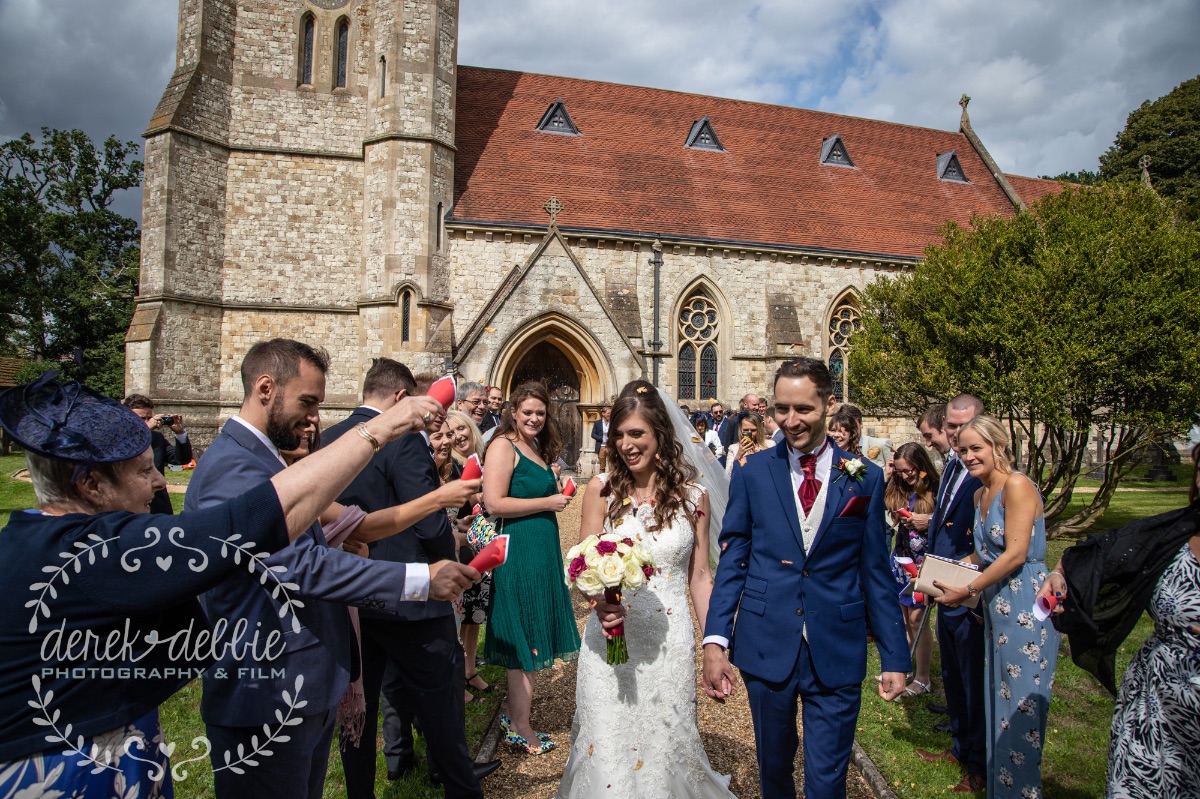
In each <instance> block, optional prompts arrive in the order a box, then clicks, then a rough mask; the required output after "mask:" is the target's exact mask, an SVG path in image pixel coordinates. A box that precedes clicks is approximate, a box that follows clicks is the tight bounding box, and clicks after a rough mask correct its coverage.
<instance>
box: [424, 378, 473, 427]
mask: <svg viewBox="0 0 1200 799" xmlns="http://www.w3.org/2000/svg"><path fill="white" fill-rule="evenodd" d="M426 391H428V389H426ZM456 399H457V402H455V410H459V411H462V412H463V413H465V414H467V415H468V416H470V417H471V421H473V422H474V423H475V426H476V427H478V426H479V425H481V424H483V417H484V414H486V413H487V410H488V405H487V390H486V389H485V388H484V387H483V386H482V385H481V384H479V383H475V382H472V381H467V382H463V383H459V384H458V394H457V396H456ZM447 410H449V409H447Z"/></svg>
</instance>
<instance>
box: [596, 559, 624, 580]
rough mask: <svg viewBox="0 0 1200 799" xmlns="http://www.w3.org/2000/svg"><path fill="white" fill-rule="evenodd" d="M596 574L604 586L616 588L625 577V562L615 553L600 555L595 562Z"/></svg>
mask: <svg viewBox="0 0 1200 799" xmlns="http://www.w3.org/2000/svg"><path fill="white" fill-rule="evenodd" d="M596 574H597V575H599V577H600V582H602V583H604V587H605V588H616V587H617V586H619V585H620V584H621V580H622V579H623V578H624V577H625V563H624V561H622V560H621V558H620V557H618V556H617V555H601V556H600V560H599V561H598V562H597V563H596Z"/></svg>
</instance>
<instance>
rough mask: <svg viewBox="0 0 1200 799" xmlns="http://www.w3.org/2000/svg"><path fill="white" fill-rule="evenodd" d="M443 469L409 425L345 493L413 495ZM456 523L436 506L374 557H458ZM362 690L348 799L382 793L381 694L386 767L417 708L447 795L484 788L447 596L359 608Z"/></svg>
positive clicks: (333, 434)
mask: <svg viewBox="0 0 1200 799" xmlns="http://www.w3.org/2000/svg"><path fill="white" fill-rule="evenodd" d="M377 415H378V412H377V411H375V410H373V409H371V408H366V407H359V408H356V409H355V410H354V413H352V414H350V416H349V418H347V419H345V420H344V421H341V422H338V423H337V424H335V425H333V426H332V427H330V428H328V429H327V430H326V431H325V440H326V441H336V440H337V439H338V438H339V437H340V436H343V435H345V434H346V433H347V432H350V431H352V430H353V428H354V427H355V426H356V425H358V424H359V423H360V422H366V421H367V420H369V419H372V418H374V417H375V416H377ZM439 484H440V481H439V480H438V475H437V469H436V467H435V466H434V463H433V457H432V456H431V455H430V453H429V447H428V444H427V443H426V441H425V437H424V436H422V435H421V434H420V433H407V434H405V435H403V436H401V437H400V438H398V439H396V440H395V441H392V442H391V443H389V444H386V445H384V447H383V448H382V449H381V450H380V451H379V452H378V453H376V454H375V456H374V457H372V458H371V462H370V463H369V464H367V466H366V468H365V469H363V470H362V471H361V472H359V474H358V476H357V477H355V478H354V480H353V481H352V482H351V483H350V485H349V487H348V488H346V490H345V491H343V492H342V495H341V496H340V497H339V498H338V499H339V501H341V502H342V503H343V504H346V505H358V506H359V507H360V508H362V509H363V510H365V511H368V512H370V511H377V510H382V509H383V508H388V507H392V506H393V505H400V504H403V503H405V502H411V501H412V500H414V499H417V498H418V497H420V496H423V495H425V494H427V493H429V492H431V491H435V490H436V489H437V488H438V485H439ZM456 557H457V548H456V546H455V542H454V531H453V529H452V528H451V527H450V521H449V519H448V517H447V516H446V513H445V511H442V510H437V511H434V512H433V513H431V514H430V515H428V516H426V517H425V518H423V519H420V520H418V521H417V522H416V524H414V525H413V526H412V527H410V528H408V529H406V530H403V531H400V532H398V533H396V534H395V535H393V536H390V537H388V538H384V539H382V540H380V541H377V542H375V543H373V544H371V559H372V560H379V561H385V562H386V561H394V562H423V563H434V562H436V561H439V560H454V559H455V558H456ZM362 632H363V650H362V651H363V691H364V693H365V694H366V700H367V726H366V730H365V731H364V732H363V739H362V743H361V744H360V745H359V746H358V747H345V748H344V749H343V750H342V765H343V766H344V767H345V772H346V792H347V796H348V797H349V799H371V798H372V797H374V793H375V739H376V736H375V729H376V717H377V716H378V707H379V705H380V702H379V697H380V693H381V692H382V694H383V697H384V699H385V700H386V704H384V714H383V737H384V755H385V758H386V760H387V765H388V771H389V772H392V773H394V772H398V771H401V770H402V769H403V768H404V767H405V766H406V765H407V763H408V762H410V760H411V757H412V732H411V729H412V724H411V720H412V719H413V718H414V717H415V718H416V719H417V720H418V721H419V722H420V724H421V730H422V732H423V733H424V734H425V744H426V751H427V752H428V754H429V760H430V764H431V767H432V769H436V770H437V771H438V772H439V773H440V775H441V777H442V779H443V781H444V782H445V785H446V797H447V799H458V798H459V797H482V796H483V794H482V792H481V791H480V789H479V780H478V779H476V777H475V773H474V770H473V768H472V760H471V753H470V749H469V748H468V747H467V738H466V730H465V726H464V725H465V711H464V708H463V677H464V675H465V670H464V665H463V650H462V646H461V645H460V644H459V643H458V631H457V630H456V629H455V625H454V611H453V608H452V607H451V605H450V603H449V602H421V603H416V602H411V603H403V605H402V607H401V610H400V613H399V614H397V615H394V616H379V615H378V614H372V613H367V612H364V613H363V614H362Z"/></svg>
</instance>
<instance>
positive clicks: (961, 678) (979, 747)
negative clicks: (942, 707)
mask: <svg viewBox="0 0 1200 799" xmlns="http://www.w3.org/2000/svg"><path fill="white" fill-rule="evenodd" d="M982 412H983V402H982V401H980V399H979V398H978V397H975V396H973V395H971V394H959V395H958V396H956V397H955V398H954V399H952V400H950V402H949V403H947V405H946V414H945V419H944V422H943V426H942V431H943V434H944V435H945V437H946V441H947V443H948V445H949V450H948V452H949V454H948V455H947V457H946V470H945V471H944V472H943V473H942V477H941V480H940V481H939V482H938V495H937V501H936V503H935V505H934V510H933V517H932V518H931V519H930V520H929V523H928V530H929V554H932V555H937V556H939V557H943V558H949V559H950V560H967V559H968V558H970V557H971V556H972V555H973V554H974V552H975V539H974V535H973V533H972V528H973V524H974V520H975V507H974V505H973V503H972V501H971V498H972V497H974V496H975V493H976V491H977V490H979V489H980V488H981V487H982V485H983V484H982V483H980V482H979V480H978V478H976V477H975V476H974V475H972V474H970V473H968V471H967V469H965V468H964V467H963V462H962V461H961V460H960V459H959V457H958V453H957V452H955V447H956V446H957V444H958V431H959V429H960V428H961V427H962V426H963V425H964V424H966V423H967V422H968V421H969V420H970V419H973V418H974V417H975V416H977V415H979V414H980V413H982ZM922 515H923V514H914V526H916V524H915V523H916V517H917V516H922ZM918 529H920V528H919V527H918ZM937 637H938V651H939V652H940V653H941V661H942V687H943V688H944V689H945V691H946V708H947V710H948V711H949V714H950V733H951V736H952V741H953V746H952V748H950V749H947V750H945V751H943V752H939V753H936V754H935V753H933V752H929V751H927V750H924V749H918V750H917V754H918V755H919V756H920V757H921V758H922V759H924V760H926V761H929V762H933V761H937V760H945V761H947V762H949V763H953V764H954V765H957V766H960V767H961V768H962V769H963V770H964V771H965V774H964V775H963V778H962V780H961V781H960V782H959V783H958V784H957V785H956V786H954V790H955V791H956V792H958V793H969V792H972V791H982V790H984V788H985V787H986V786H987V778H986V777H984V773H985V769H986V766H987V734H986V722H985V719H984V710H983V708H984V705H985V703H986V701H987V700H986V697H985V696H984V687H983V674H984V669H985V667H986V663H985V662H984V649H985V644H984V638H983V625H982V624H981V623H980V619H979V618H978V617H977V616H976V615H975V614H974V613H973V612H972V611H970V610H968V609H967V608H965V607H951V606H950V605H944V604H943V605H939V606H938V618H937Z"/></svg>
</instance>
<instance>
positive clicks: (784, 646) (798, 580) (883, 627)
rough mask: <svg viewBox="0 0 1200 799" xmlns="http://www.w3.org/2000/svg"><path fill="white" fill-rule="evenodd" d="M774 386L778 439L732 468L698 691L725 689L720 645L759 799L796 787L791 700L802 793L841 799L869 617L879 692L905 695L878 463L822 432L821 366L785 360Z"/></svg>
mask: <svg viewBox="0 0 1200 799" xmlns="http://www.w3.org/2000/svg"><path fill="white" fill-rule="evenodd" d="M774 391H775V413H776V421H777V422H778V423H779V427H780V429H781V430H782V431H783V435H784V439H785V441H786V446H782V447H778V446H777V447H772V448H771V449H768V450H766V451H764V452H762V453H758V454H755V455H751V456H750V457H749V458H748V459H747V460H746V464H745V466H741V467H735V468H734V470H733V477H732V479H731V481H730V484H729V508H728V510H727V511H726V513H725V520H724V524H723V525H722V529H721V536H720V539H719V541H720V545H721V560H720V563H719V565H718V567H717V574H716V585H715V586H714V588H713V592H712V599H711V600H710V603H709V609H708V620H707V624H706V625H705V630H707V632H708V635H707V636H706V637H705V639H704V677H703V687H704V692H705V693H706V694H708V695H709V696H710V697H712V698H713V699H716V700H717V701H718V702H720V701H724V699H725V697H726V696H729V695H730V694H732V693H733V691H734V686H735V684H736V680H737V678H736V677H735V676H734V673H733V669H732V667H731V666H730V657H729V656H727V655H726V649H728V650H729V655H731V656H732V660H733V663H734V664H736V665H737V667H738V668H739V669H740V670H741V672H742V676H743V677H744V678H745V680H746V692H747V694H748V696H749V699H750V711H751V713H752V714H753V716H754V735H755V739H756V742H757V750H758V771H759V785H760V787H761V790H762V796H763V799H782V797H789V798H790V799H794V797H795V796H796V785H795V783H794V782H793V780H792V772H793V763H794V762H795V758H796V749H797V746H798V743H799V741H798V736H797V733H796V697H797V696H799V697H800V699H801V700H802V703H803V714H804V716H803V720H804V794H805V797H806V798H807V799H840V798H841V797H845V795H846V771H847V768H848V766H849V762H850V750H851V746H852V744H853V742H854V728H855V723H856V722H857V720H858V710H859V705H860V702H861V695H862V694H861V685H860V684H861V683H862V681H863V678H864V677H866V670H867V647H866V640H867V623H866V620H867V617H868V616H869V617H870V619H871V627H872V628H873V629H874V633H875V638H876V642H877V645H878V647H879V654H880V657H881V659H882V662H883V678H882V681H881V682H880V684H879V694H880V696H882V697H883V698H884V699H893V698H895V697H896V696H898V695H899V694H900V693H901V692H903V690H904V675H905V672H907V671H909V669H910V668H911V663H910V661H909V657H908V645H907V639H906V635H905V631H904V624H903V621H902V619H901V615H900V606H899V603H898V601H897V599H896V588H895V583H894V581H893V578H892V573H891V570H890V569H889V565H888V553H887V537H886V530H885V527H884V519H883V511H884V509H883V487H884V486H883V472H882V470H880V469H879V467H877V466H875V465H874V464H872V463H870V462H869V461H866V460H865V459H861V458H856V457H855V456H854V455H851V454H850V453H848V452H845V451H843V450H841V449H839V448H838V447H837V446H836V445H835V444H834V443H833V442H832V441H831V440H829V439H828V438H827V437H826V435H825V417H826V415H827V414H828V413H830V412H831V411H832V410H833V407H834V405H835V404H836V402H835V400H834V397H833V383H832V381H831V380H830V376H829V370H828V369H827V368H826V366H825V364H824V363H822V362H821V361H819V360H816V359H815V358H798V359H796V360H794V361H788V362H787V363H785V364H783V365H782V366H780V367H779V370H778V371H776V372H775V389H774ZM735 615H736V624H735V620H734V617H735Z"/></svg>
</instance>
